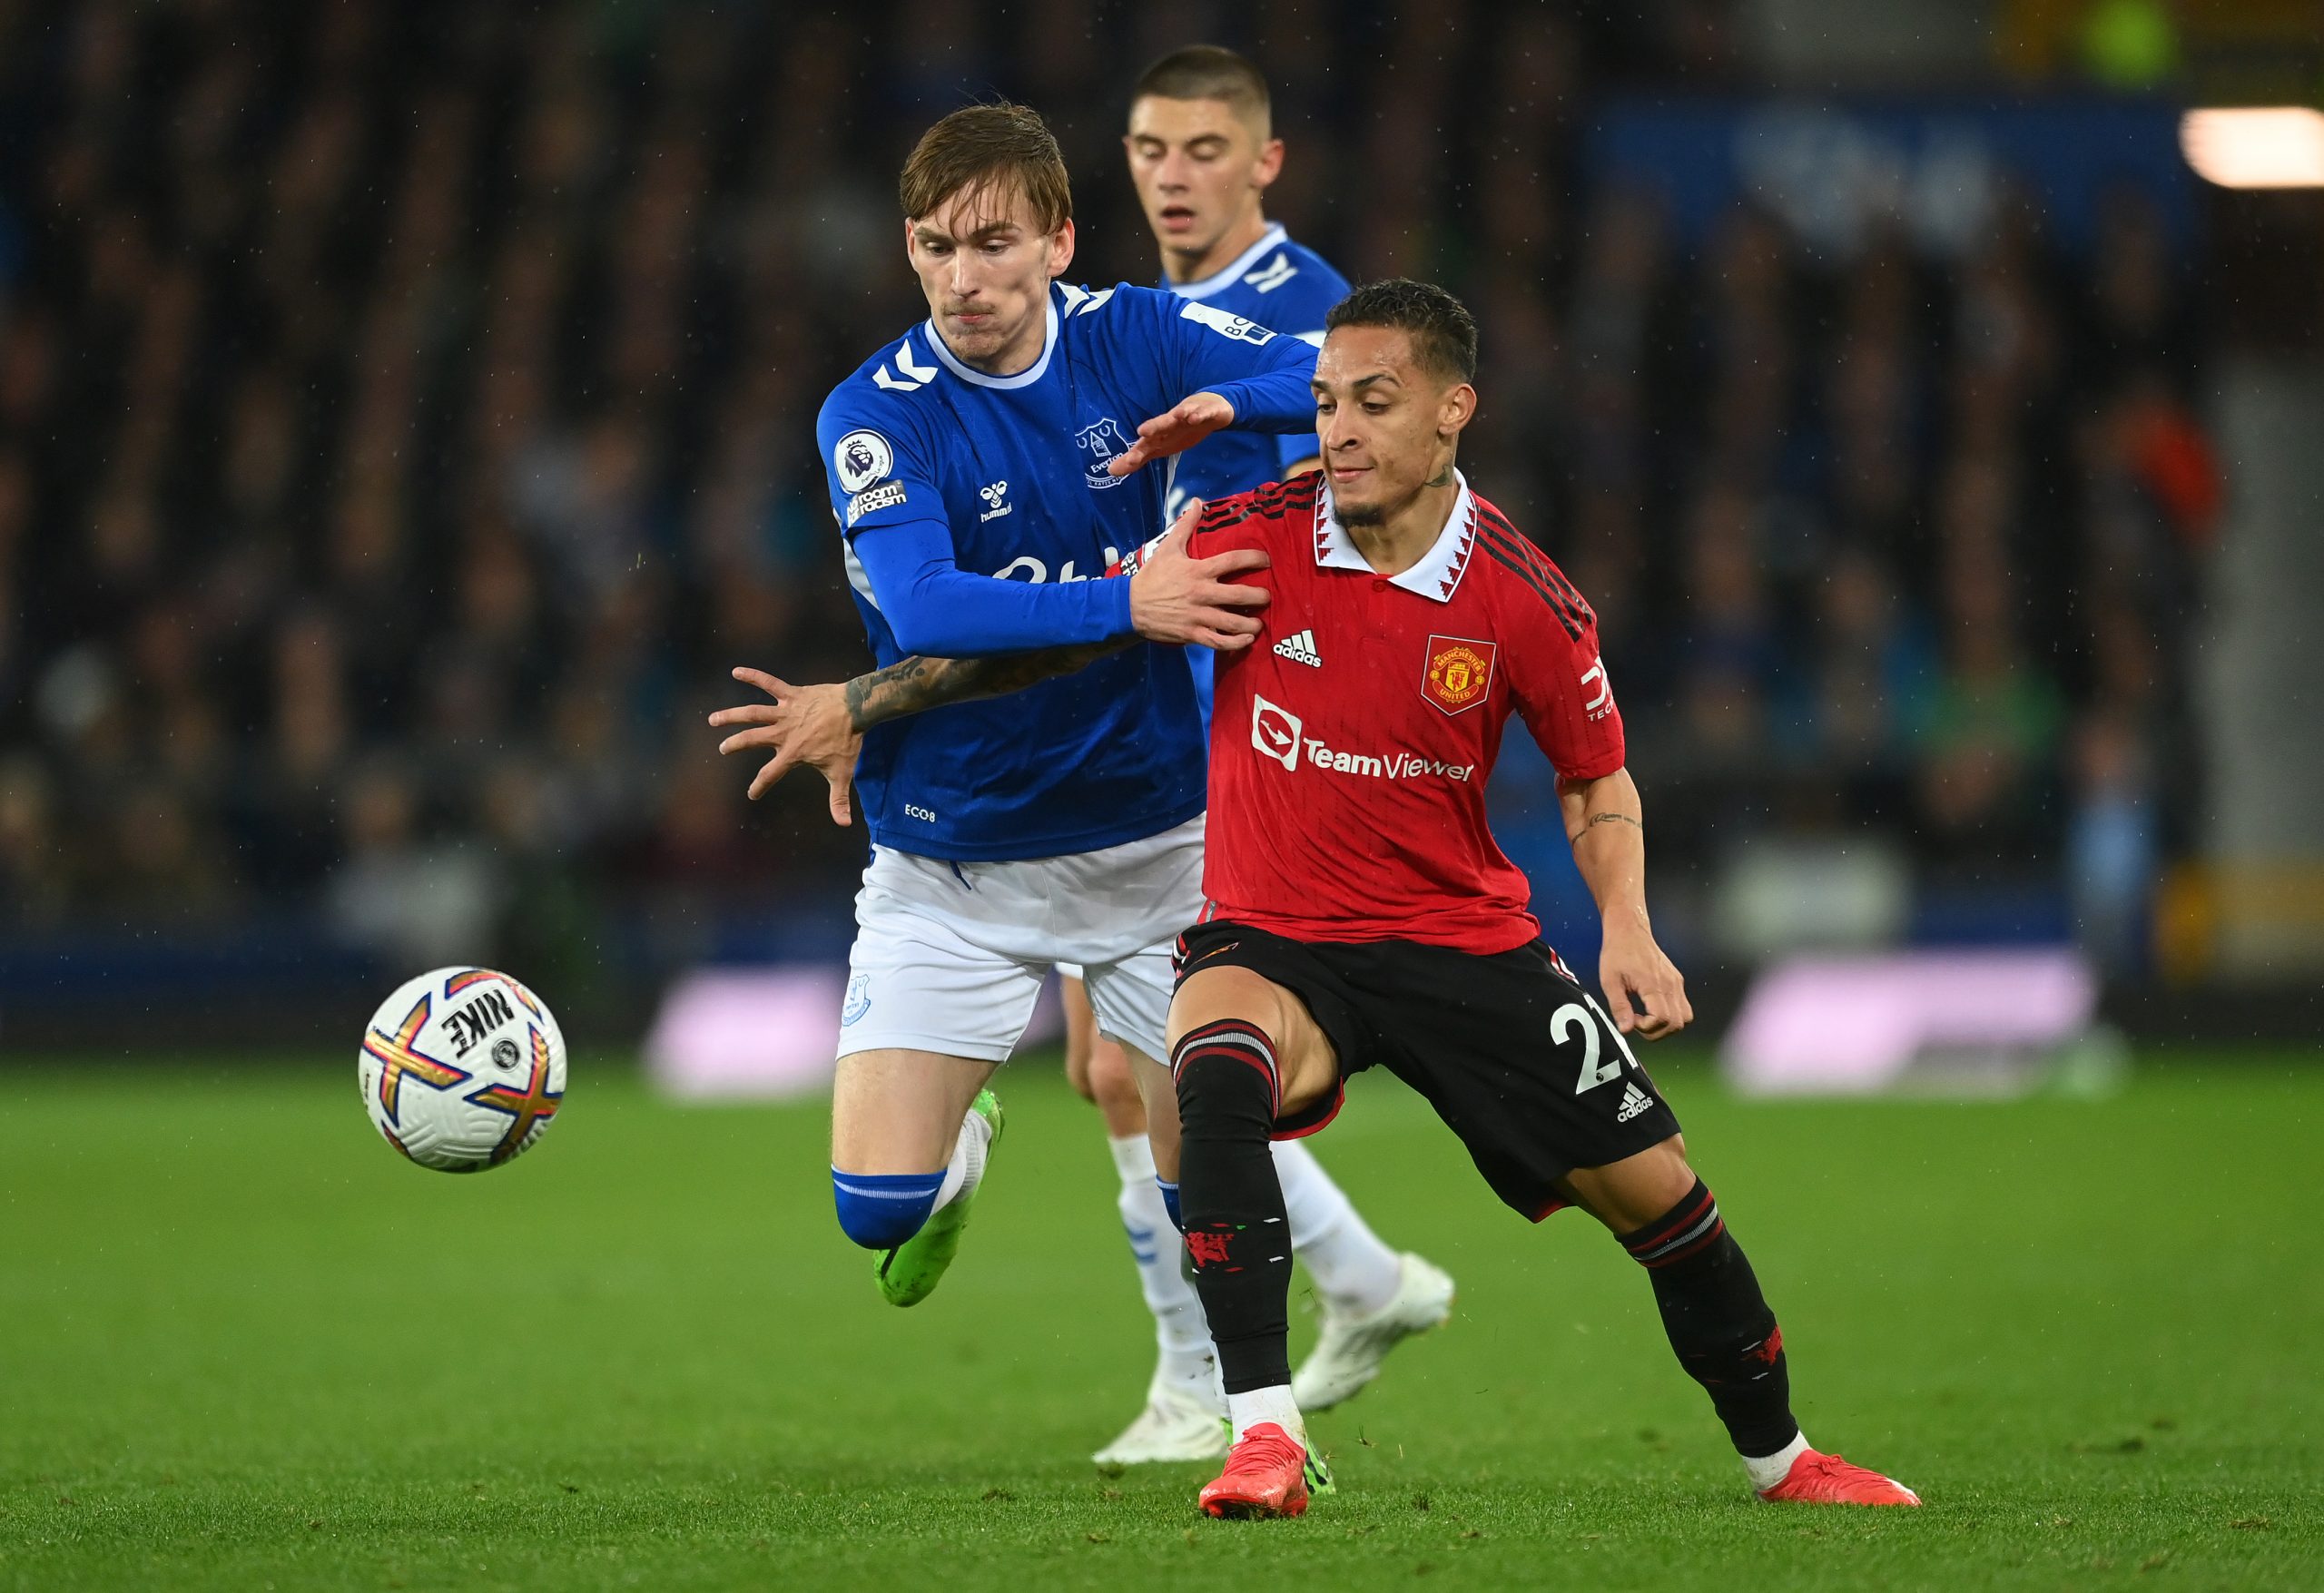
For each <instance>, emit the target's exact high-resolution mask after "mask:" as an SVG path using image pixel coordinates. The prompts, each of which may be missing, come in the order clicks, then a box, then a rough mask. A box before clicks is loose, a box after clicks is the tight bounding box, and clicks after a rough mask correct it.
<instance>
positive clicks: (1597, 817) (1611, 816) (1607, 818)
mask: <svg viewBox="0 0 2324 1593" xmlns="http://www.w3.org/2000/svg"><path fill="white" fill-rule="evenodd" d="M1613 821H1620V822H1621V823H1624V824H1627V825H1629V826H1630V828H1631V829H1633V830H1635V831H1638V832H1639V833H1640V835H1643V834H1645V833H1646V826H1645V825H1643V824H1641V823H1640V822H1639V821H1637V820H1636V819H1633V818H1632V817H1630V815H1629V814H1628V813H1615V812H1605V813H1592V814H1590V817H1589V819H1588V821H1586V822H1584V823H1583V825H1582V828H1583V829H1584V830H1587V829H1589V828H1590V825H1591V824H1605V823H1610V822H1613Z"/></svg>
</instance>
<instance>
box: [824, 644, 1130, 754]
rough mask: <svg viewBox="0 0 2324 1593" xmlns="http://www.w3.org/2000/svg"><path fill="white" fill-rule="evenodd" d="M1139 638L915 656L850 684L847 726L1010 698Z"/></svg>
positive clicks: (859, 726)
mask: <svg viewBox="0 0 2324 1593" xmlns="http://www.w3.org/2000/svg"><path fill="white" fill-rule="evenodd" d="M1134 639H1135V638H1131V639H1128V640H1124V641H1120V642H1093V643H1090V644H1087V645H1085V646H1079V647H1046V648H1043V649H1042V650H1040V651H1039V652H1038V653H1008V654H1000V655H998V656H995V657H991V658H922V657H921V656H920V655H919V654H913V655H912V656H911V657H910V658H906V659H902V660H901V661H899V662H897V663H895V664H890V665H888V667H887V668H885V669H875V670H873V671H872V673H871V674H860V675H857V676H856V677H855V678H854V679H853V680H852V681H850V682H848V683H847V688H846V690H847V723H848V724H849V725H850V727H852V729H853V730H854V731H855V733H857V734H858V735H861V734H862V733H863V732H865V731H867V730H869V729H871V728H872V726H873V725H875V724H884V723H887V722H888V721H889V720H891V719H901V718H904V717H905V716H907V715H909V714H913V713H926V712H927V711H928V710H929V709H931V708H940V707H942V706H943V705H944V704H945V703H967V702H971V701H974V700H975V699H977V698H979V697H1000V696H1006V695H1007V694H1008V693H1010V692H1021V691H1023V690H1024V689H1025V688H1026V687H1027V686H1029V685H1034V684H1037V683H1039V682H1042V681H1045V680H1048V679H1049V677H1050V676H1052V675H1060V674H1072V673H1073V672H1074V671H1075V670H1077V669H1080V668H1082V667H1084V666H1085V665H1087V664H1093V663H1095V662H1096V661H1097V660H1098V659H1100V658H1103V657H1104V656H1105V655H1106V654H1108V653H1114V652H1118V651H1119V650H1120V649H1122V648H1124V647H1127V646H1128V645H1129V641H1130V640H1134Z"/></svg>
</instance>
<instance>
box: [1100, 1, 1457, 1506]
mask: <svg viewBox="0 0 2324 1593" xmlns="http://www.w3.org/2000/svg"><path fill="white" fill-rule="evenodd" d="M1122 144H1123V148H1124V150H1125V152H1127V154H1128V159H1129V174H1130V180H1131V182H1133V183H1135V184H1136V185H1137V197H1138V202H1139V205H1140V207H1141V208H1142V209H1143V210H1144V211H1145V212H1146V221H1147V227H1148V228H1149V229H1151V231H1152V232H1153V235H1154V241H1155V243H1156V245H1157V248H1158V249H1159V251H1160V252H1161V257H1162V272H1163V278H1164V280H1163V282H1162V284H1161V285H1162V286H1163V287H1165V288H1167V289H1168V290H1170V291H1172V292H1174V293H1176V294H1177V295H1178V296H1179V297H1180V298H1181V299H1186V300H1191V301H1193V302H1195V303H1197V304H1202V305H1206V306H1208V307H1209V308H1211V309H1214V310H1226V311H1227V312H1228V313H1229V314H1232V315H1236V316H1240V317H1242V318H1243V319H1244V320H1249V321H1253V322H1256V323H1257V324H1259V325H1261V326H1265V327H1267V328H1269V329H1272V330H1275V331H1277V332H1281V333H1285V334H1288V335H1290V336H1294V337H1298V338H1301V339H1305V340H1306V341H1308V342H1311V343H1316V344H1320V343H1321V342H1322V341H1323V339H1324V317H1325V316H1326V315H1327V314H1328V313H1329V312H1330V310H1331V308H1332V306H1333V305H1334V304H1336V303H1338V302H1339V300H1340V299H1341V298H1342V297H1343V296H1344V294H1345V293H1346V292H1347V281H1346V279H1345V278H1344V277H1342V276H1341V275H1340V274H1339V272H1337V271H1336V270H1333V269H1332V267H1331V266H1330V264H1329V263H1327V262H1326V261H1324V258H1323V257H1322V256H1321V255H1318V254H1316V253H1315V251H1313V250H1309V249H1303V248H1302V247H1300V246H1299V245H1298V244H1297V243H1295V242H1293V241H1291V239H1290V237H1289V235H1288V234H1287V233H1285V231H1284V229H1283V227H1282V226H1281V225H1280V224H1279V223H1276V222H1273V221H1269V220H1268V219H1267V216H1266V212H1265V193H1266V190H1267V188H1268V187H1269V186H1270V185H1271V184H1272V183H1273V182H1275V179H1276V177H1277V175H1278V174H1279V173H1280V172H1282V170H1283V162H1284V145H1283V140H1282V139H1281V138H1279V137H1277V136H1275V129H1274V126H1273V124H1272V109H1271V106H1270V104H1269V95H1268V93H1267V84H1266V79H1265V77H1264V76H1263V75H1261V74H1260V73H1259V71H1258V69H1257V68H1256V66H1254V65H1253V64H1251V63H1250V62H1249V61H1247V60H1246V59H1245V58H1244V57H1242V56H1241V55H1238V54H1236V53H1235V52H1233V51H1231V50H1225V49H1221V48H1219V47H1218V46H1216V45H1215V44H1195V45H1190V46H1188V47H1187V48H1186V49H1182V50H1178V51H1175V52H1173V53H1172V54H1168V55H1166V56H1164V57H1163V58H1162V59H1160V60H1159V61H1157V62H1156V63H1154V64H1153V65H1151V66H1149V67H1147V69H1146V71H1145V72H1144V73H1143V74H1140V76H1139V77H1138V80H1137V85H1136V86H1135V87H1134V88H1133V89H1132V90H1131V93H1130V103H1129V122H1128V131H1127V133H1125V135H1124V137H1123V139H1122ZM1315 464H1316V459H1315V433H1314V431H1313V430H1312V429H1310V430H1308V431H1306V432H1303V433H1301V434H1298V435H1295V436H1294V435H1289V434H1285V435H1280V436H1269V435H1267V434H1265V433H1262V432H1255V431H1222V432H1220V433H1219V434H1217V435H1216V437H1211V438H1206V439H1204V440H1203V441H1202V442H1201V443H1199V444H1197V445H1196V446H1195V447H1192V448H1190V449H1188V450H1187V452H1185V453H1183V454H1180V455H1178V456H1177V457H1176V458H1174V459H1172V460H1171V461H1170V465H1169V468H1170V476H1169V482H1170V488H1169V492H1168V495H1167V507H1166V510H1165V513H1166V516H1167V517H1169V518H1172V519H1175V518H1176V517H1177V513H1178V511H1179V510H1180V509H1181V508H1182V507H1183V506H1185V505H1186V504H1187V502H1188V501H1189V500H1194V499H1199V500H1203V501H1210V500H1214V499H1217V498H1222V497H1230V496H1232V495H1234V494H1236V493H1238V492H1247V491H1249V490H1250V489H1251V488H1253V487H1258V486H1260V485H1261V484H1262V483H1265V482H1269V481H1277V480H1283V479H1285V478H1287V477H1291V476H1294V475H1296V474H1297V473H1298V472H1300V471H1302V470H1306V469H1312V468H1314V467H1315ZM1187 662H1188V664H1191V665H1192V666H1193V668H1194V670H1195V690H1196V695H1197V697H1198V698H1200V700H1201V703H1202V708H1203V712H1204V714H1205V715H1206V717H1207V715H1208V713H1209V709H1210V702H1209V698H1210V678H1211V667H1210V666H1211V654H1210V653H1209V652H1208V651H1207V650H1206V649H1202V648H1192V649H1189V650H1188V651H1187ZM1062 994H1063V997H1064V1006H1065V1015H1066V1071H1067V1074H1068V1077H1070V1078H1071V1079H1072V1081H1073V1085H1074V1087H1075V1088H1076V1089H1078V1090H1079V1091H1080V1092H1081V1094H1082V1095H1083V1096H1087V1097H1088V1099H1090V1100H1091V1101H1094V1102H1095V1103H1096V1104H1097V1106H1098V1110H1099V1111H1100V1112H1101V1113H1102V1114H1103V1115H1104V1117H1105V1123H1106V1133H1107V1136H1108V1143H1109V1146H1110V1148H1111V1150H1112V1154H1113V1161H1114V1166H1115V1170H1116V1172H1117V1174H1118V1177H1119V1179H1120V1193H1119V1195H1118V1204H1119V1207H1120V1211H1121V1217H1122V1225H1123V1227H1124V1228H1125V1229H1126V1230H1127V1232H1128V1235H1129V1248H1130V1255H1131V1259H1132V1260H1133V1262H1134V1263H1135V1264H1136V1265H1137V1272H1138V1281H1139V1284H1140V1286H1141V1289H1142V1292H1143V1293H1144V1294H1145V1296H1146V1302H1147V1307H1148V1309H1149V1310H1150V1311H1151V1312H1152V1313H1153V1315H1154V1321H1155V1332H1156V1337H1157V1341H1158V1347H1157V1363H1156V1367H1155V1372H1154V1376H1153V1378H1152V1380H1151V1382H1149V1383H1148V1385H1147V1398H1146V1403H1145V1406H1144V1408H1143V1409H1142V1410H1141V1411H1139V1412H1138V1414H1137V1417H1136V1419H1135V1420H1133V1421H1131V1422H1130V1424H1129V1426H1128V1428H1126V1429H1125V1430H1124V1431H1122V1432H1121V1433H1120V1434H1119V1435H1118V1436H1117V1437H1116V1438H1115V1439H1114V1440H1113V1441H1111V1442H1110V1443H1108V1445H1107V1446H1106V1447H1105V1448H1104V1449H1101V1450H1098V1453H1097V1456H1096V1459H1097V1460H1099V1461H1101V1462H1112V1463H1119V1464H1136V1463H1137V1462H1140V1461H1147V1460H1206V1459H1208V1458H1210V1457H1212V1456H1215V1455H1220V1454H1224V1453H1225V1452H1226V1434H1225V1432H1224V1431H1222V1429H1221V1428H1220V1426H1219V1424H1218V1420H1217V1417H1218V1404H1217V1401H1216V1398H1215V1397H1214V1395H1213V1391H1212V1389H1211V1377H1212V1355H1213V1352H1212V1347H1211V1342H1210V1332H1209V1328H1208V1326H1207V1324H1206V1322H1205V1320H1204V1317H1203V1312H1202V1305H1201V1302H1200V1301H1199V1300H1198V1299H1197V1298H1196V1295H1195V1291H1194V1285H1193V1283H1192V1282H1191V1281H1190V1280H1189V1279H1188V1278H1187V1275H1186V1273H1185V1271H1184V1269H1183V1267H1182V1264H1181V1263H1182V1260H1183V1257H1182V1254H1181V1248H1180V1246H1178V1245H1177V1244H1175V1243H1172V1242H1171V1241H1172V1240H1173V1239H1174V1237H1175V1233H1176V1230H1175V1229H1173V1228H1172V1227H1171V1225H1170V1223H1169V1219H1168V1217H1167V1214H1165V1213H1164V1211H1163V1209H1162V1196H1161V1194H1160V1192H1159V1190H1158V1189H1157V1186H1156V1183H1155V1173H1154V1152H1153V1147H1152V1145H1151V1143H1150V1142H1149V1140H1148V1138H1147V1126H1146V1110H1145V1106H1144V1104H1143V1102H1142V1101H1141V1100H1140V1098H1139V1095H1138V1088H1137V1079H1136V1077H1134V1075H1133V1073H1132V1070H1131V1065H1130V1061H1129V1058H1128V1056H1127V1055H1126V1054H1125V1053H1124V1052H1123V1050H1122V1047H1121V1046H1120V1044H1119V1043H1118V1042H1117V1041H1115V1040H1112V1039H1109V1038H1108V1037H1106V1036H1104V1035H1102V1034H1100V1033H1098V1026H1097V1023H1096V1021H1095V1018H1094V1016H1093V1014H1092V1013H1091V1011H1090V1008H1089V1002H1088V996H1087V994H1086V992H1085V991H1084V989H1083V988H1082V985H1081V982H1080V981H1079V980H1078V978H1073V977H1071V976H1070V974H1069V973H1068V977H1067V978H1065V979H1064V980H1063V981H1062ZM1274 1148H1275V1171H1276V1174H1277V1176H1278V1178H1279V1179H1280V1181H1281V1184H1282V1186H1283V1195H1284V1205H1285V1209H1286V1211H1287V1212H1288V1214H1289V1223H1290V1228H1291V1234H1292V1242H1293V1247H1294V1249H1295V1251H1296V1252H1297V1254H1298V1255H1299V1256H1300V1258H1301V1259H1302V1260H1304V1261H1305V1263H1306V1264H1307V1267H1308V1270H1309V1272H1310V1273H1312V1274H1313V1276H1314V1277H1315V1283H1316V1289H1315V1298H1316V1302H1317V1304H1318V1306H1319V1313H1318V1316H1319V1320H1318V1323H1317V1327H1318V1332H1317V1334H1316V1340H1315V1349H1314V1351H1313V1352H1312V1353H1310V1354H1309V1355H1308V1357H1307V1359H1306V1360H1305V1362H1302V1363H1301V1365H1300V1368H1299V1375H1298V1378H1297V1392H1298V1397H1299V1403H1300V1408H1301V1409H1302V1410H1305V1411H1322V1410H1326V1409H1328V1408H1330V1407H1331V1406H1333V1405H1335V1404H1338V1403H1339V1402H1340V1401H1343V1400H1345V1399H1347V1398H1348V1397H1349V1396H1351V1395H1353V1394H1354V1393H1355V1392H1356V1391H1358V1390H1359V1389H1362V1388H1363V1387H1364V1385H1365V1384H1367V1383H1369V1382H1371V1381H1372V1379H1373V1378H1374V1376H1376V1375H1377V1374H1378V1372H1379V1370H1380V1365H1381V1362H1382V1360H1383V1359H1384V1357H1385V1356H1386V1354H1387V1353H1388V1352H1389V1350H1390V1349H1392V1348H1393V1346H1394V1345H1395V1344H1397V1343H1398V1342H1401V1341H1403V1339H1405V1338H1407V1337H1409V1336H1411V1335H1412V1334H1413V1333H1416V1332H1424V1331H1426V1330H1427V1329H1429V1328H1432V1327H1434V1326H1435V1325H1436V1324H1438V1323H1442V1322H1443V1320H1444V1319H1445V1317H1446V1316H1447V1315H1448V1314H1449V1313H1450V1312H1451V1309H1452V1279H1451V1278H1449V1277H1447V1276H1446V1275H1445V1274H1444V1273H1443V1272H1442V1271H1441V1270H1439V1269H1438V1268H1437V1267H1435V1266H1433V1265H1432V1264H1429V1263H1428V1262H1427V1261H1425V1260H1424V1259H1423V1258H1422V1257H1420V1256H1417V1255H1399V1254H1397V1253H1396V1252H1395V1251H1393V1250H1392V1249H1390V1248H1389V1247H1388V1246H1387V1245H1385V1244H1383V1243H1381V1241H1380V1239H1379V1237H1378V1236H1377V1235H1376V1234H1374V1233H1373V1231H1372V1229H1371V1227H1370V1226H1369V1225H1368V1224H1366V1223H1365V1222H1364V1218H1363V1217H1362V1216H1361V1215H1359V1214H1357V1212H1356V1210H1355V1207H1354V1205H1353V1204H1352V1203H1351V1202H1350V1201H1349V1200H1348V1198H1347V1196H1346V1195H1344V1194H1343V1193H1342V1192H1341V1190H1340V1189H1339V1187H1338V1185H1335V1184H1334V1183H1333V1181H1332V1179H1331V1176H1330V1175H1328V1174H1327V1173H1325V1172H1324V1168H1323V1166H1322V1165H1320V1164H1319V1163H1318V1162H1317V1161H1316V1159H1315V1154H1314V1153H1313V1152H1312V1151H1310V1150H1309V1149H1308V1148H1307V1146H1306V1144H1305V1142H1304V1141H1300V1140H1284V1141H1281V1142H1279V1143H1277V1144H1276V1146H1275V1147H1274Z"/></svg>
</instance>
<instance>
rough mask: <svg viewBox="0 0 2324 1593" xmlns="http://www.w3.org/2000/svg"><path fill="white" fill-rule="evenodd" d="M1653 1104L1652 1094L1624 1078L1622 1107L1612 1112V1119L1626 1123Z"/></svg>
mask: <svg viewBox="0 0 2324 1593" xmlns="http://www.w3.org/2000/svg"><path fill="white" fill-rule="evenodd" d="M1653 1105H1654V1099H1653V1097H1652V1096H1649V1095H1648V1094H1647V1093H1646V1092H1645V1091H1644V1090H1642V1089H1640V1088H1639V1087H1638V1086H1637V1085H1635V1084H1633V1083H1631V1082H1630V1080H1629V1079H1627V1078H1626V1079H1624V1080H1622V1109H1621V1110H1620V1111H1619V1112H1617V1113H1615V1114H1614V1121H1615V1122H1617V1123H1627V1122H1629V1121H1630V1119H1631V1118H1633V1117H1635V1116H1638V1115H1639V1114H1640V1112H1643V1111H1645V1110H1647V1109H1648V1108H1649V1107H1650V1106H1653Z"/></svg>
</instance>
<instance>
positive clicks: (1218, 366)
mask: <svg viewBox="0 0 2324 1593" xmlns="http://www.w3.org/2000/svg"><path fill="white" fill-rule="evenodd" d="M1166 324H1167V327H1168V328H1169V329H1170V336H1171V338H1172V339H1173V340H1174V342H1175V343H1176V346H1177V352H1178V356H1179V372H1180V378H1181V386H1182V387H1183V388H1184V391H1183V392H1181V394H1180V395H1179V396H1180V397H1181V398H1183V397H1185V396H1186V394H1187V393H1196V392H1206V393H1216V394H1217V395H1218V396H1219V397H1220V398H1225V399H1226V401H1227V402H1228V403H1230V404H1232V405H1234V406H1235V426H1234V429H1235V430H1236V431H1285V432H1290V431H1313V430H1314V429H1315V394H1314V393H1313V392H1311V391H1310V390H1309V389H1308V386H1307V384H1308V382H1309V380H1310V379H1313V378H1314V376H1315V346H1314V345H1313V344H1310V343H1306V342H1303V341H1302V340H1300V339H1297V338H1287V337H1282V336H1279V335H1278V334H1276V333H1275V332H1271V331H1269V330H1267V329H1266V328H1265V327H1263V326H1261V325H1259V324H1258V323H1257V322H1256V321H1254V320H1248V319H1246V317H1243V316H1239V315H1230V314H1228V313H1227V312H1226V310H1219V309H1216V308H1215V307H1213V306H1211V305H1207V304H1200V303H1197V302H1196V301H1195V300H1178V301H1177V314H1176V315H1175V316H1172V317H1170V318H1168V320H1167V323H1166Z"/></svg>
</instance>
